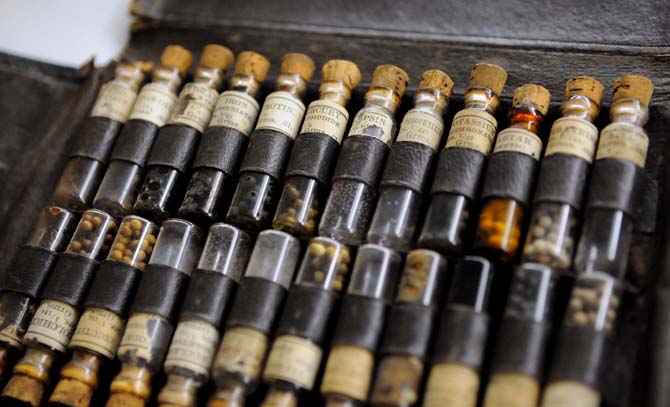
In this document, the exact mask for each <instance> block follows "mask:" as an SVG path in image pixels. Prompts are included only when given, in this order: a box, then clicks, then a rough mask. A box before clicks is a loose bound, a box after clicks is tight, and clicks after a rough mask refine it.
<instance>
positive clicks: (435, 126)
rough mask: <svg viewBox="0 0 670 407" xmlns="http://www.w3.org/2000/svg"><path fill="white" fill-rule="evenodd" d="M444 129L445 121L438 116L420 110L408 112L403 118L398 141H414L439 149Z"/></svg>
mask: <svg viewBox="0 0 670 407" xmlns="http://www.w3.org/2000/svg"><path fill="white" fill-rule="evenodd" d="M443 130H444V123H442V120H440V119H438V118H437V117H435V116H433V115H431V114H428V113H425V112H420V111H414V112H408V113H407V114H406V115H405V118H404V119H403V120H402V124H401V125H400V130H398V138H397V139H396V142H399V141H413V142H415V143H421V144H423V145H426V146H428V147H430V148H432V149H433V150H437V147H438V146H439V145H440V139H441V138H442V131H443Z"/></svg>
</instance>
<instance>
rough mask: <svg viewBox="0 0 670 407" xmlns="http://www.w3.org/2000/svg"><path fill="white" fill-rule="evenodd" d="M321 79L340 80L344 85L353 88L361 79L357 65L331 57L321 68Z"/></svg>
mask: <svg viewBox="0 0 670 407" xmlns="http://www.w3.org/2000/svg"><path fill="white" fill-rule="evenodd" d="M321 79H322V80H324V81H342V82H343V83H344V86H346V87H347V88H349V89H353V88H355V87H356V86H358V84H359V83H360V81H361V71H360V70H359V69H358V65H356V64H355V63H353V62H351V61H347V60H346V59H331V60H330V61H328V62H326V63H325V64H323V68H321Z"/></svg>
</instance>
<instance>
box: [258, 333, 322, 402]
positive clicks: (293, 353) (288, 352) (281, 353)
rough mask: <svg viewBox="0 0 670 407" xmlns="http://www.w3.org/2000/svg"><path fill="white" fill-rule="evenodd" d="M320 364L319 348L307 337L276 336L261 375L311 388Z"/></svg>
mask: <svg viewBox="0 0 670 407" xmlns="http://www.w3.org/2000/svg"><path fill="white" fill-rule="evenodd" d="M320 364H321V348H319V347H318V346H317V345H315V344H313V343H312V342H310V341H308V340H307V339H303V338H299V337H297V336H292V335H283V336H280V337H279V338H277V339H276V340H275V342H274V344H273V345H272V350H271V351H270V356H268V361H267V363H266V365H265V370H264V371H263V375H264V377H265V378H266V379H279V380H285V381H289V382H291V383H296V384H298V385H300V387H302V388H304V389H307V390H311V389H312V387H314V380H315V379H316V374H317V373H318V372H319V365H320Z"/></svg>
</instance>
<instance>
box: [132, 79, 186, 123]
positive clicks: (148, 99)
mask: <svg viewBox="0 0 670 407" xmlns="http://www.w3.org/2000/svg"><path fill="white" fill-rule="evenodd" d="M176 104H177V95H175V94H174V93H172V92H170V91H169V90H168V89H167V88H165V87H164V86H160V85H157V84H153V83H149V84H147V85H144V86H143V87H142V90H141V91H140V95H139V96H138V97H137V102H135V106H133V111H132V112H131V113H130V118H129V119H130V120H133V119H138V120H144V121H147V122H150V123H153V124H155V125H156V126H158V127H162V126H163V125H165V123H167V121H168V119H169V118H170V113H172V110H173V109H174V107H175V105H176Z"/></svg>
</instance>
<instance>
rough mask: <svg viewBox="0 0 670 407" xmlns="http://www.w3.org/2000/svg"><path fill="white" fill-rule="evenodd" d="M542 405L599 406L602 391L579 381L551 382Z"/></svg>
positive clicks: (562, 406)
mask: <svg viewBox="0 0 670 407" xmlns="http://www.w3.org/2000/svg"><path fill="white" fill-rule="evenodd" d="M540 405H541V406H542V407H598V406H599V405H600V393H598V392H597V391H596V390H594V389H593V388H591V387H589V386H587V385H585V384H582V383H578V382H572V381H561V382H555V383H550V384H549V385H548V386H547V388H546V389H545V391H544V396H543V398H542V403H540Z"/></svg>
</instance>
